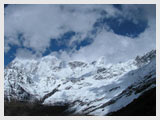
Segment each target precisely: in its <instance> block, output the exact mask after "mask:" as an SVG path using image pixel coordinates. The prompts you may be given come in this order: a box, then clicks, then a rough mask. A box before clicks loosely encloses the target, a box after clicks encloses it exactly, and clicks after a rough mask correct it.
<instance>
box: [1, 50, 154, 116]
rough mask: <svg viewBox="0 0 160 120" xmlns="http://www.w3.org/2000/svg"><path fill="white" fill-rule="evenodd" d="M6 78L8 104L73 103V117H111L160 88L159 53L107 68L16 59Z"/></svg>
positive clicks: (53, 60) (101, 63)
mask: <svg viewBox="0 0 160 120" xmlns="http://www.w3.org/2000/svg"><path fill="white" fill-rule="evenodd" d="M4 77H5V81H4V95H5V96H4V97H5V100H7V101H11V100H13V99H16V100H18V101H28V102H39V103H40V104H45V105H51V106H54V105H64V104H68V103H69V105H70V106H69V109H68V110H67V111H69V112H70V113H71V114H72V115H77V114H81V115H108V114H109V113H111V112H115V111H117V110H120V109H121V108H123V107H125V106H127V105H128V104H130V103H131V102H132V101H133V100H134V99H137V98H138V97H139V96H140V95H141V94H143V93H144V92H145V91H148V90H150V89H152V88H155V87H156V51H155V50H153V51H151V52H148V53H146V54H145V55H144V56H137V57H136V58H135V59H132V60H129V61H126V62H123V63H117V64H105V62H104V58H100V59H99V60H97V61H93V62H91V63H86V62H82V61H70V62H66V61H62V60H59V59H57V58H56V57H54V56H51V55H49V56H45V57H43V58H41V59H37V60H35V59H22V58H16V59H15V60H13V61H12V62H11V63H10V64H9V65H8V66H7V67H6V68H5V71H4ZM137 107H138V106H137Z"/></svg>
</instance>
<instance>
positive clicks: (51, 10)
mask: <svg viewBox="0 0 160 120" xmlns="http://www.w3.org/2000/svg"><path fill="white" fill-rule="evenodd" d="M102 6H103V8H108V7H109V8H111V5H107V6H104V5H102ZM102 6H100V5H98V6H96V5H9V6H8V7H7V8H6V9H5V37H7V40H6V42H7V41H8V42H7V44H15V41H16V42H17V43H18V42H19V41H18V39H17V36H18V34H19V33H21V34H23V37H24V39H25V40H24V41H23V43H22V44H23V45H24V46H25V47H29V48H32V49H34V50H35V51H39V52H44V51H45V50H46V48H47V47H49V45H50V39H51V38H57V37H59V36H60V35H62V34H63V33H65V32H67V31H75V32H77V33H80V34H81V35H82V36H85V35H86V33H87V32H88V31H90V30H91V29H92V26H93V24H94V23H95V21H96V19H97V18H98V17H99V14H98V13H97V12H99V11H101V9H102V8H101V7H102ZM113 12H114V10H112V11H109V12H108V13H109V14H113ZM7 44H6V46H7Z"/></svg>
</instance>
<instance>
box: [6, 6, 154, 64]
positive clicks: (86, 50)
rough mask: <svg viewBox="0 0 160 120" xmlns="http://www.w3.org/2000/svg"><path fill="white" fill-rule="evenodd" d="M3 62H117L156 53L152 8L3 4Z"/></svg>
mask: <svg viewBox="0 0 160 120" xmlns="http://www.w3.org/2000/svg"><path fill="white" fill-rule="evenodd" d="M4 8H5V10H4V64H5V66H7V65H8V64H9V63H10V62H11V61H12V60H14V59H15V58H16V57H19V58H24V59H39V58H41V57H43V56H47V55H54V56H56V57H57V58H59V59H62V60H66V61H69V60H81V61H86V62H91V61H94V60H97V59H99V58H101V57H102V56H104V57H105V60H106V61H105V62H106V63H117V62H120V61H126V60H128V59H132V58H134V57H135V56H137V55H143V54H144V53H146V52H149V51H150V50H152V49H156V5H154V4H113V5H112V4H97V5H96V4H92V5H90V4H86V5H81V4H76V5H74V4H56V5H54V4H45V5H43V4H41V5H38V4H37V5H32V4H28V5H27V4H12V5H11V4H9V5H5V6H4Z"/></svg>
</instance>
